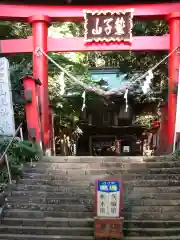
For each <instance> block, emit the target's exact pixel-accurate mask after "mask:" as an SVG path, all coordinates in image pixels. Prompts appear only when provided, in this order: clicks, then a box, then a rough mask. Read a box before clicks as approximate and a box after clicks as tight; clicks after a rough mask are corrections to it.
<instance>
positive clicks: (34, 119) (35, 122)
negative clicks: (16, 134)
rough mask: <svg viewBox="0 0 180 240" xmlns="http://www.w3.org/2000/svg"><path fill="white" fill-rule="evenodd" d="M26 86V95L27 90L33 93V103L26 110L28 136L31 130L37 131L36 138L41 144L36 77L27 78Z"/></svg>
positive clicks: (25, 79) (26, 106) (24, 81)
mask: <svg viewBox="0 0 180 240" xmlns="http://www.w3.org/2000/svg"><path fill="white" fill-rule="evenodd" d="M23 84H24V90H25V91H24V93H26V91H27V90H31V91H32V102H30V103H27V104H26V105H25V110H26V120H27V128H28V134H29V131H30V129H35V137H36V141H38V142H41V133H40V129H41V128H40V124H39V112H38V105H37V101H36V87H37V86H36V83H35V79H34V77H31V76H26V77H24V79H23Z"/></svg>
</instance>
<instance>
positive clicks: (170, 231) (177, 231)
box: [124, 227, 180, 237]
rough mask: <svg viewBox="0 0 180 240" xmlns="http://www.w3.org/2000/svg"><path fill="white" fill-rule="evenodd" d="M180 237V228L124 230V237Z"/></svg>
mask: <svg viewBox="0 0 180 240" xmlns="http://www.w3.org/2000/svg"><path fill="white" fill-rule="evenodd" d="M172 235H174V236H175V235H179V236H180V228H178V227H176V228H157V227H156V228H129V229H127V228H124V236H126V237H129V236H132V237H136V236H143V237H144V236H147V237H151V236H153V237H154V236H169V237H171V236H172Z"/></svg>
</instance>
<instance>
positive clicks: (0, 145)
mask: <svg viewBox="0 0 180 240" xmlns="http://www.w3.org/2000/svg"><path fill="white" fill-rule="evenodd" d="M9 141H10V139H4V138H0V156H1V155H2V154H3V152H4V151H5V149H6V147H7V146H8V144H9ZM41 156H42V152H41V150H40V149H39V148H38V147H37V144H36V143H32V142H31V141H20V140H19V139H18V138H17V139H15V140H14V141H13V143H12V145H11V146H10V148H9V149H8V152H7V157H8V162H9V165H10V171H11V174H12V179H14V180H17V179H18V178H21V177H22V170H23V166H24V164H26V163H28V162H30V161H37V160H38V159H39V158H40V157H41ZM3 166H4V167H2V168H1V169H0V172H1V175H0V191H2V190H3V189H4V188H5V187H6V186H7V184H8V172H7V168H6V165H5V164H4V165H3Z"/></svg>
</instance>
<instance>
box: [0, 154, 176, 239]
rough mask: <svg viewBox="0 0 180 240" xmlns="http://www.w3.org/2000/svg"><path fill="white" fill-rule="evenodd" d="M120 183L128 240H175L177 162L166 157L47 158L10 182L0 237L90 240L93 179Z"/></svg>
mask: <svg viewBox="0 0 180 240" xmlns="http://www.w3.org/2000/svg"><path fill="white" fill-rule="evenodd" d="M108 177H109V178H111V177H121V178H122V180H123V182H124V218H125V223H124V234H125V239H129V240H150V239H151V240H152V239H154V240H165V239H167V240H172V239H177V240H178V239H179V240H180V162H175V161H171V160H169V158H168V157H167V158H165V157H156V158H155V157H150V158H144V159H143V158H142V157H132V158H129V157H50V158H44V159H42V160H41V161H40V162H38V163H37V164H36V166H34V167H30V166H29V167H26V168H25V172H24V179H22V180H20V181H19V182H18V184H17V185H14V186H12V187H11V191H10V192H9V194H8V196H7V199H6V205H5V209H4V212H3V217H2V220H1V224H0V240H7V239H8V240H10V239H11V240H22V239H23V240H32V239H33V240H52V239H61V240H68V239H72V240H91V239H94V237H93V235H94V229H93V216H94V214H93V195H94V182H95V179H100V178H101V179H103V178H108Z"/></svg>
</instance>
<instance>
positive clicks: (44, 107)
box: [29, 15, 50, 152]
mask: <svg viewBox="0 0 180 240" xmlns="http://www.w3.org/2000/svg"><path fill="white" fill-rule="evenodd" d="M29 22H30V23H31V24H32V35H33V75H34V77H37V78H39V79H40V81H41V83H42V86H40V87H39V89H38V95H39V98H40V114H41V129H42V134H41V135H42V142H43V147H44V151H45V152H46V151H47V150H48V149H50V125H49V99H48V59H47V58H46V57H45V56H44V55H38V54H37V49H38V48H40V49H41V50H42V51H43V52H45V53H47V38H48V26H49V24H50V18H49V17H48V16H44V15H38V16H32V17H30V18H29Z"/></svg>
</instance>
